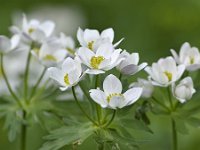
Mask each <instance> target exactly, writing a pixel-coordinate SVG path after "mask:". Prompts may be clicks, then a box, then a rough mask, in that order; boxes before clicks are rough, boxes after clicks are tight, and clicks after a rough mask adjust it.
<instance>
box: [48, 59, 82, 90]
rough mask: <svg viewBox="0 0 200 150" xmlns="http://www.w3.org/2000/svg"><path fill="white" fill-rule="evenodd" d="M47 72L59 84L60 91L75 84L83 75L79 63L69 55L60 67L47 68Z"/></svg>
mask: <svg viewBox="0 0 200 150" xmlns="http://www.w3.org/2000/svg"><path fill="white" fill-rule="evenodd" d="M48 74H49V77H50V78H52V79H53V80H55V81H56V82H57V83H58V84H59V86H60V90H62V91H64V90H67V89H68V88H70V87H72V86H74V85H76V84H77V83H78V82H79V81H80V80H81V78H82V77H83V74H82V68H81V64H80V63H79V61H77V60H76V59H72V58H70V57H68V58H67V59H66V60H65V61H64V62H63V64H62V67H61V68H57V67H51V68H49V69H48Z"/></svg>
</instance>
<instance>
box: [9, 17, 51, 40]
mask: <svg viewBox="0 0 200 150" xmlns="http://www.w3.org/2000/svg"><path fill="white" fill-rule="evenodd" d="M54 28H55V24H54V22H52V21H44V22H42V23H41V22H40V21H39V20H36V19H31V20H30V21H28V20H27V18H26V16H25V15H23V20H22V25H21V27H17V26H12V27H11V28H10V29H11V32H13V33H14V34H18V35H20V36H21V37H22V40H23V41H24V42H25V43H27V44H31V43H32V42H35V43H42V42H43V41H45V40H46V39H47V38H49V37H50V36H51V35H52V33H53V31H54Z"/></svg>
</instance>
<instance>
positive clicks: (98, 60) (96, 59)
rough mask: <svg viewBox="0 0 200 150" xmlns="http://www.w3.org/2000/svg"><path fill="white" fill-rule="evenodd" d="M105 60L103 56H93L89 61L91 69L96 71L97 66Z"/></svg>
mask: <svg viewBox="0 0 200 150" xmlns="http://www.w3.org/2000/svg"><path fill="white" fill-rule="evenodd" d="M104 59H105V58H104V57H103V56H97V57H96V56H93V57H92V58H91V60H90V64H91V66H92V68H94V69H98V68H99V65H100V64H101V62H102V61H103V60H104Z"/></svg>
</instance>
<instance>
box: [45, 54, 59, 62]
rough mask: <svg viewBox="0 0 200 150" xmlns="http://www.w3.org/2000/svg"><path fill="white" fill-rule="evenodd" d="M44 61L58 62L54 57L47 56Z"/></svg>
mask: <svg viewBox="0 0 200 150" xmlns="http://www.w3.org/2000/svg"><path fill="white" fill-rule="evenodd" d="M44 60H48V61H57V59H56V58H55V57H54V56H53V55H46V56H45V57H44Z"/></svg>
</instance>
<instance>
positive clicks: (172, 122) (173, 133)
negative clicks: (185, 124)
mask: <svg viewBox="0 0 200 150" xmlns="http://www.w3.org/2000/svg"><path fill="white" fill-rule="evenodd" d="M171 124H172V140H173V150H178V142H177V132H176V123H175V121H174V119H171Z"/></svg>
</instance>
